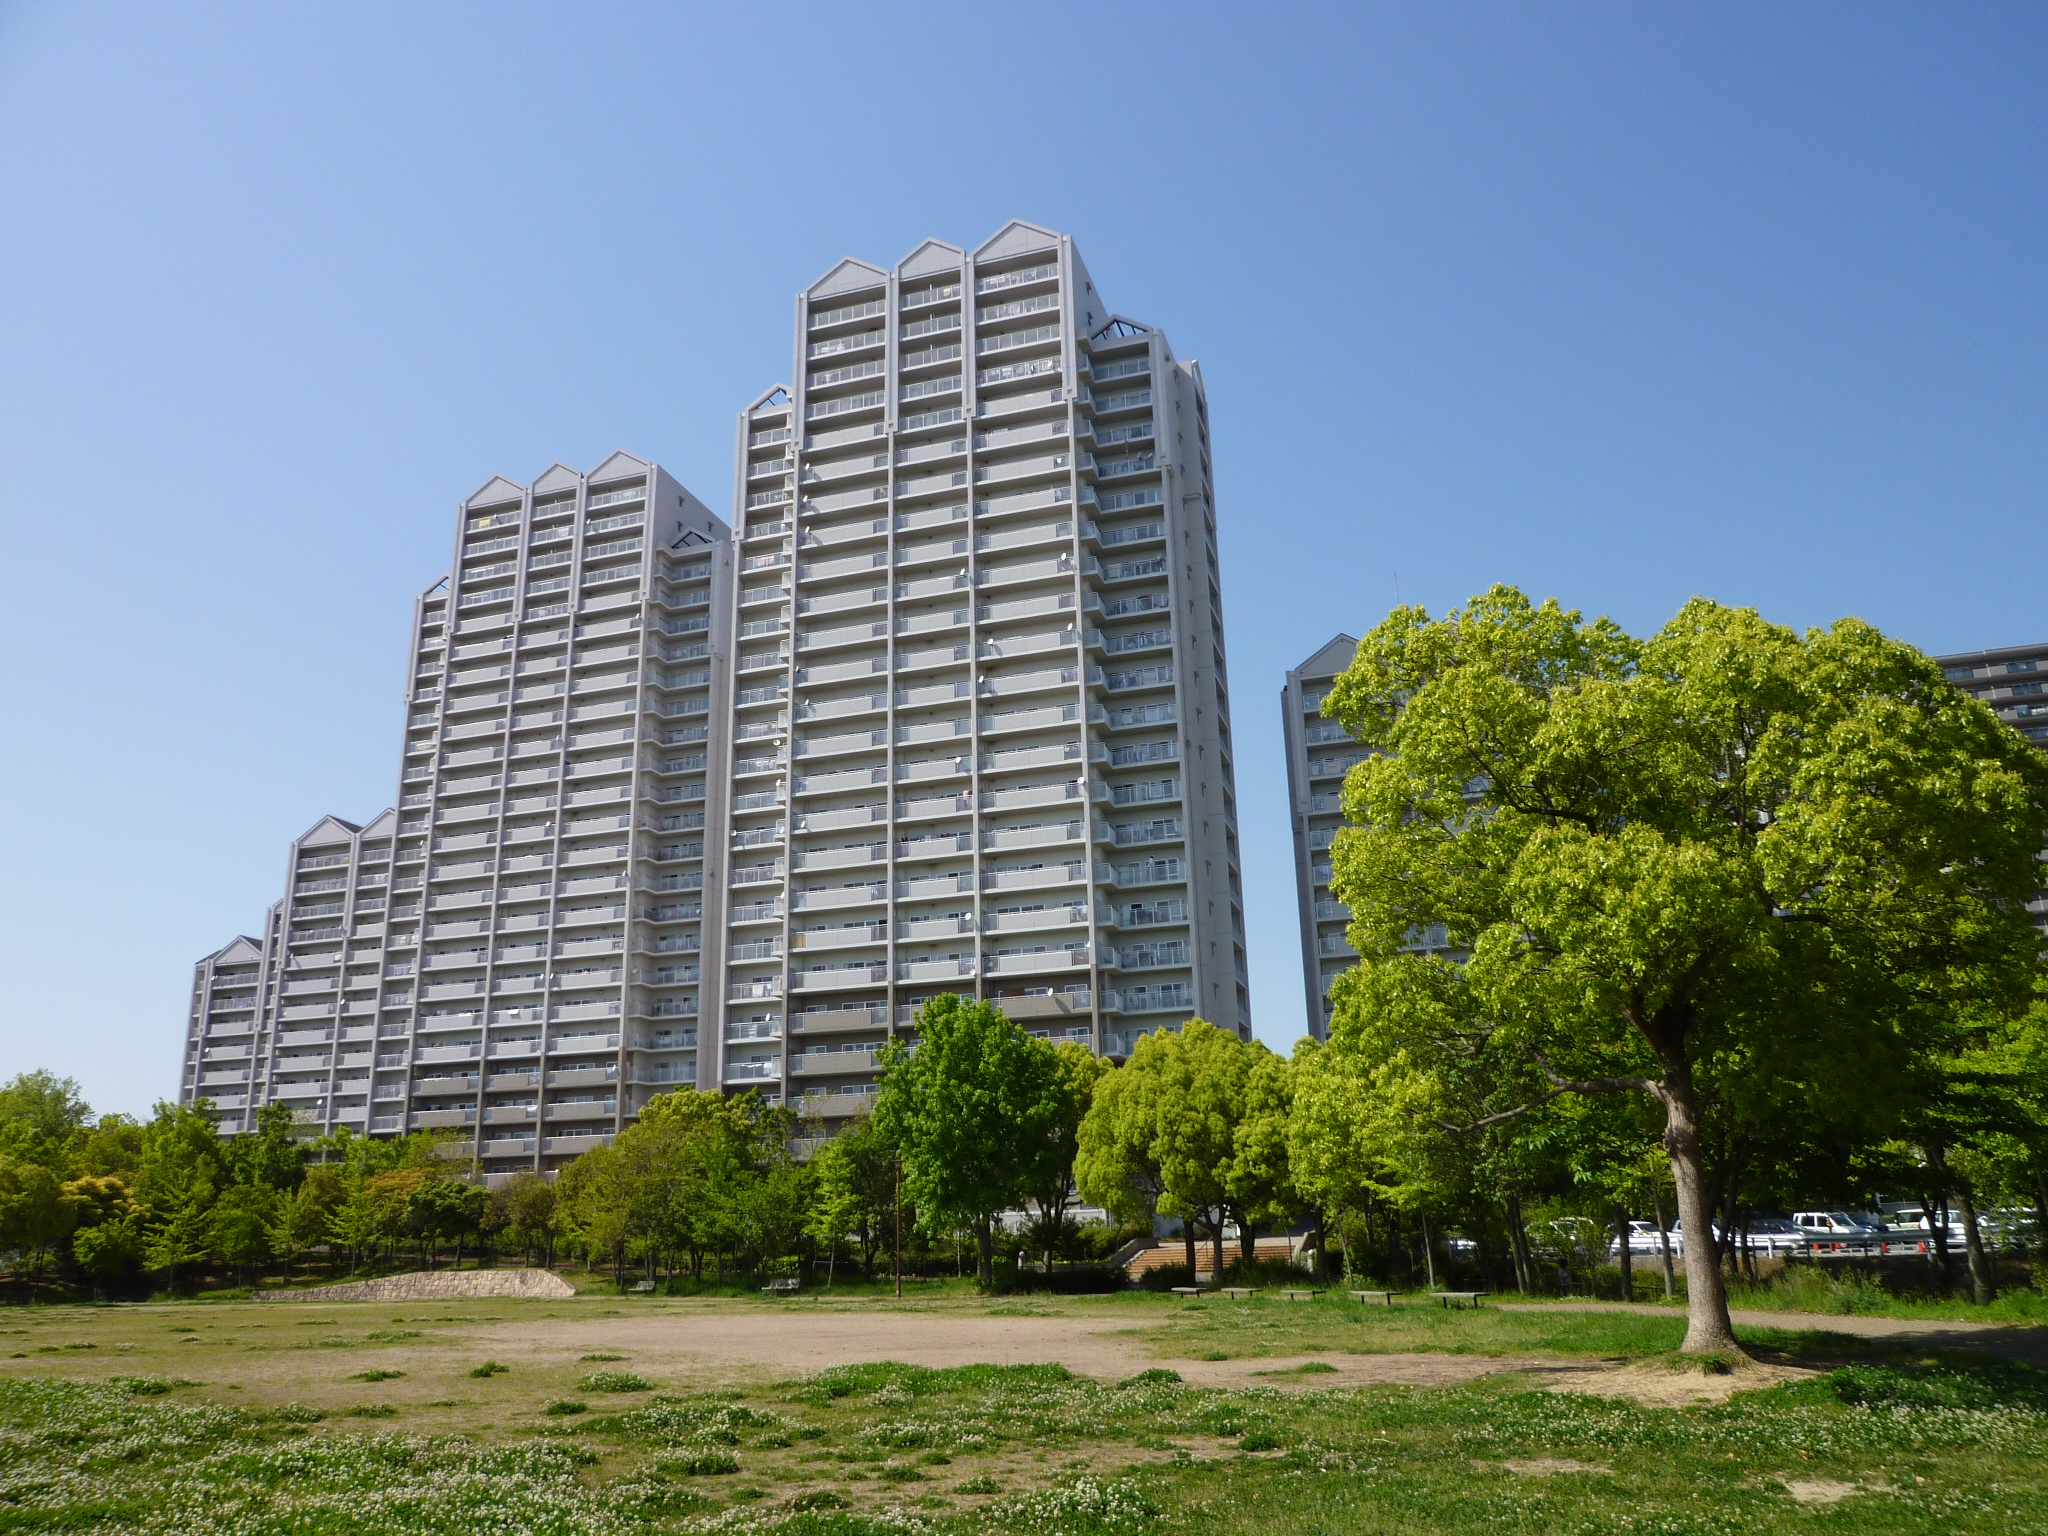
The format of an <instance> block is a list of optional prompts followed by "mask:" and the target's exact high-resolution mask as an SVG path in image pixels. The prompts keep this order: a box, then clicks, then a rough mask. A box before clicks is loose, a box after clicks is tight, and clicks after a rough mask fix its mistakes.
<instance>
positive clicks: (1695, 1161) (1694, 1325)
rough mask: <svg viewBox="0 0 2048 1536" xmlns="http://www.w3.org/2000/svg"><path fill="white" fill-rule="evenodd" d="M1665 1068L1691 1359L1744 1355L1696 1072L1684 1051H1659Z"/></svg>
mask: <svg viewBox="0 0 2048 1536" xmlns="http://www.w3.org/2000/svg"><path fill="white" fill-rule="evenodd" d="M1658 1055H1659V1056H1660V1057H1661V1058H1662V1059H1663V1066H1664V1089H1663V1099H1664V1116H1665V1119H1664V1150H1665V1151H1666V1152H1668V1153H1669V1154H1670V1156H1671V1178H1672V1182H1673V1183H1674V1184H1676V1185H1677V1186H1678V1222H1679V1225H1680V1226H1681V1227H1683V1228H1684V1229H1685V1341H1684V1342H1683V1343H1682V1344H1680V1345H1679V1346H1678V1347H1679V1350H1680V1352H1681V1353H1683V1354H1688V1355H1712V1354H1738V1355H1739V1354H1741V1353H1742V1346H1741V1345H1739V1344H1737V1343H1736V1342H1735V1325H1734V1324H1733V1323H1731V1322H1730V1321H1729V1320H1728V1288H1727V1286H1726V1284H1725V1283H1724V1282H1723V1280H1722V1278H1721V1264H1720V1255H1719V1254H1717V1253H1716V1252H1715V1244H1714V1220H1713V1214H1712V1210H1711V1205H1710V1202H1709V1199H1708V1191H1707V1186H1706V1180H1705V1178H1704V1177H1703V1176H1702V1174H1701V1166H1700V1161H1701V1160H1700V1119H1699V1104H1698V1101H1697V1099H1696V1097H1695V1096H1694V1094H1693V1087H1692V1066H1691V1063H1690V1062H1688V1061H1686V1060H1685V1058H1684V1056H1683V1054H1682V1048H1680V1047H1675V1046H1674V1047H1672V1048H1670V1049H1668V1050H1665V1049H1660V1050H1659V1051H1658Z"/></svg>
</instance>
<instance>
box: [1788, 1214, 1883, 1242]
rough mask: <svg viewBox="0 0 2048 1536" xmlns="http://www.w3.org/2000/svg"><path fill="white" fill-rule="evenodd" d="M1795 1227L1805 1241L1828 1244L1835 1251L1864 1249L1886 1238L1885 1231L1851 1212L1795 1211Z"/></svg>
mask: <svg viewBox="0 0 2048 1536" xmlns="http://www.w3.org/2000/svg"><path fill="white" fill-rule="evenodd" d="M1792 1225H1793V1227H1794V1228H1795V1229H1796V1230H1797V1232H1798V1235H1799V1238H1800V1239H1801V1241H1803V1242H1807V1243H1825V1244H1828V1245H1829V1246H1831V1247H1838V1246H1842V1245H1845V1244H1855V1245H1857V1246H1861V1245H1863V1244H1866V1243H1873V1242H1876V1241H1878V1240H1879V1239H1881V1238H1882V1237H1883V1236H1884V1228H1883V1227H1881V1226H1878V1225H1877V1224H1876V1223H1875V1222H1871V1221H1866V1220H1863V1219H1862V1218H1860V1217H1856V1216H1852V1215H1850V1214H1849V1212H1847V1211H1794V1212H1793V1213H1792Z"/></svg>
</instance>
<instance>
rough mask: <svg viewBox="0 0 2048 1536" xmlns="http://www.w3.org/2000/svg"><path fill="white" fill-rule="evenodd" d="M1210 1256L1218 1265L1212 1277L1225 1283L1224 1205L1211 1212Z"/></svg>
mask: <svg viewBox="0 0 2048 1536" xmlns="http://www.w3.org/2000/svg"><path fill="white" fill-rule="evenodd" d="M1209 1257H1210V1259H1211V1261H1212V1262H1213V1263H1214V1264H1215V1266H1216V1273H1215V1275H1214V1276H1213V1277H1212V1278H1213V1279H1214V1281H1215V1283H1216V1284H1218V1285H1221V1284H1222V1283H1223V1207H1221V1206H1218V1207H1217V1208H1216V1209H1215V1210H1213V1211H1211V1212H1210V1213H1209Z"/></svg>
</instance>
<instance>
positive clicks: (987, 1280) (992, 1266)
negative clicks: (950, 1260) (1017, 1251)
mask: <svg viewBox="0 0 2048 1536" xmlns="http://www.w3.org/2000/svg"><path fill="white" fill-rule="evenodd" d="M974 1242H975V1247H976V1249H977V1250H978V1258H979V1264H978V1266H977V1273H978V1274H979V1276H980V1279H981V1288H982V1289H983V1290H984V1291H992V1290H994V1289H995V1286H996V1239H995V1233H994V1232H993V1231H992V1230H991V1229H990V1226H989V1219H988V1217H986V1216H984V1217H982V1218H981V1219H980V1221H978V1222H977V1223H976V1224H975V1228H974Z"/></svg>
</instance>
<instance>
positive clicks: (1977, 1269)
mask: <svg viewBox="0 0 2048 1536" xmlns="http://www.w3.org/2000/svg"><path fill="white" fill-rule="evenodd" d="M1956 1203H1957V1204H1958V1205H1960V1206H1961V1207H1962V1208H1963V1246H1964V1248H1965V1249H1967V1250H1968V1252H1969V1256H1970V1299H1971V1300H1972V1301H1974V1302H1976V1303H1977V1305H1978V1306H1980V1307H1988V1306H1990V1305H1991V1303H1992V1302H1994V1301H1996V1300H1997V1299H1998V1287H1997V1286H1996V1285H1994V1284H1993V1283H1992V1280H1991V1261H1990V1260H1989V1259H1987V1258H1985V1256H1984V1233H1983V1230H1982V1229H1981V1228H1980V1227H1979V1226H1978V1225H1977V1202H1976V1201H1975V1200H1974V1199H1973V1198H1972V1197H1971V1195H1970V1189H1969V1186H1968V1185H1964V1186H1962V1187H1961V1188H1959V1189H1958V1190H1957V1191H1956Z"/></svg>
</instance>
